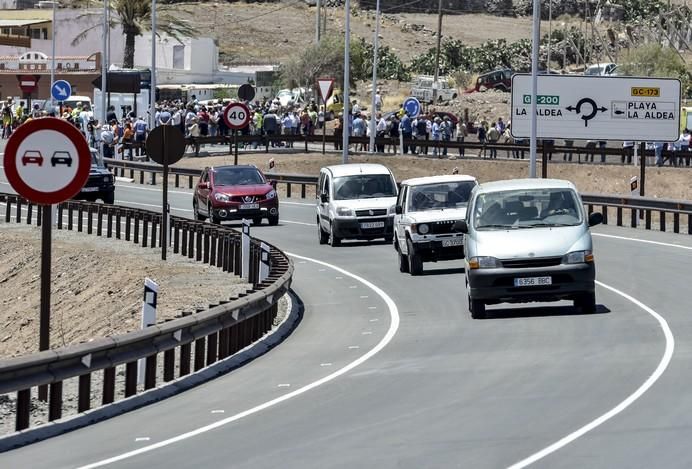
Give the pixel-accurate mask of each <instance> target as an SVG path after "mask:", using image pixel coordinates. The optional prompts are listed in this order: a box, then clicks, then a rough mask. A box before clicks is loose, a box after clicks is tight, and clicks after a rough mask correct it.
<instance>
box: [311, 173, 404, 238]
mask: <svg viewBox="0 0 692 469" xmlns="http://www.w3.org/2000/svg"><path fill="white" fill-rule="evenodd" d="M317 188H318V190H317V206H316V218H317V239H318V241H319V243H320V244H327V242H328V241H329V243H330V244H331V245H332V246H338V245H339V244H341V240H342V239H365V240H372V239H377V238H384V239H385V241H386V242H388V243H391V242H392V240H393V238H394V228H393V226H394V223H393V221H394V205H395V203H396V197H397V193H398V191H397V186H396V181H395V179H394V175H393V174H392V172H391V170H390V169H389V168H387V167H386V166H383V165H381V164H340V165H334V166H327V167H325V168H322V169H321V170H320V177H319V179H318V182H317Z"/></svg>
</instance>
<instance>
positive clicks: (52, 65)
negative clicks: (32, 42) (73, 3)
mask: <svg viewBox="0 0 692 469" xmlns="http://www.w3.org/2000/svg"><path fill="white" fill-rule="evenodd" d="M56 3H57V2H56V1H55V0H53V24H51V28H50V29H51V33H52V34H51V35H52V40H51V42H52V44H51V48H52V49H53V51H52V53H51V58H50V89H51V93H50V108H51V109H55V99H53V92H52V90H53V83H55V4H56ZM29 111H31V109H29Z"/></svg>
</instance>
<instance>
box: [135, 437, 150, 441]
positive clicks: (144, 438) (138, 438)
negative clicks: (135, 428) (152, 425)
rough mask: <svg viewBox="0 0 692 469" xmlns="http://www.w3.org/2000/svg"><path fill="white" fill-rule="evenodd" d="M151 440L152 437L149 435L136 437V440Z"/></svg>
mask: <svg viewBox="0 0 692 469" xmlns="http://www.w3.org/2000/svg"><path fill="white" fill-rule="evenodd" d="M149 440H151V438H149V437H148V436H138V437H137V438H135V441H149Z"/></svg>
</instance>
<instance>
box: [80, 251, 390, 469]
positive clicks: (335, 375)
mask: <svg viewBox="0 0 692 469" xmlns="http://www.w3.org/2000/svg"><path fill="white" fill-rule="evenodd" d="M286 254H288V255H289V256H292V257H295V258H296V259H301V260H307V261H311V262H314V263H316V264H319V265H322V266H325V267H328V268H331V269H334V270H336V271H338V272H340V273H342V274H344V275H347V276H349V277H351V278H353V279H355V280H357V281H358V282H360V283H362V284H364V285H365V286H367V287H368V288H370V289H371V290H373V291H374V292H375V293H376V294H377V295H379V296H380V298H382V300H383V301H384V302H385V303H386V304H387V307H388V308H389V315H390V324H389V329H388V330H387V332H386V334H385V335H384V337H382V340H380V341H379V342H378V343H377V345H375V346H374V347H373V348H372V349H370V350H369V351H368V352H366V353H365V354H363V355H361V356H360V357H358V358H357V359H355V360H354V361H352V362H351V363H349V364H347V365H346V366H344V367H342V368H339V369H338V370H336V371H334V372H333V373H331V374H329V375H327V376H325V377H323V378H321V379H318V380H317V381H314V382H312V383H310V384H307V385H305V386H303V387H301V388H298V389H296V390H295V391H292V392H289V393H287V394H284V395H282V396H279V397H277V398H276V399H272V400H271V401H267V402H265V403H263V404H260V405H257V406H255V407H252V408H251V409H248V410H245V411H243V412H240V413H238V414H235V415H233V416H230V417H227V418H224V419H222V420H219V421H217V422H214V423H212V424H210V425H206V426H204V427H200V428H197V429H195V430H192V431H189V432H187V433H183V434H181V435H178V436H175V437H172V438H169V439H167V440H163V441H160V442H158V443H154V444H152V445H149V446H145V447H143V448H139V449H136V450H133V451H129V452H127V453H123V454H119V455H117V456H113V457H111V458H108V459H103V460H101V461H96V462H93V463H91V464H88V465H86V466H81V467H80V468H78V469H90V468H94V467H101V466H105V465H107V464H112V463H114V462H117V461H122V460H124V459H129V458H131V457H134V456H137V455H139V454H143V453H147V452H149V451H153V450H155V449H159V448H163V447H165V446H170V445H172V444H174V443H178V442H179V441H183V440H186V439H188V438H192V437H194V436H197V435H201V434H203V433H206V432H209V431H211V430H214V429H216V428H219V427H222V426H224V425H227V424H229V423H231V422H235V421H236V420H240V419H242V418H244V417H247V416H249V415H252V414H255V413H257V412H260V411H262V410H265V409H268V408H269V407H272V406H275V405H276V404H279V403H281V402H284V401H287V400H289V399H291V398H294V397H297V396H299V395H301V394H304V393H306V392H308V391H310V390H312V389H314V388H316V387H318V386H321V385H323V384H325V383H328V382H330V381H332V380H334V379H336V378H338V377H339V376H341V375H344V374H346V373H348V372H349V371H351V370H352V369H354V368H356V367H357V366H360V365H362V364H363V363H365V362H366V361H368V360H369V359H371V358H372V357H374V356H375V355H376V354H377V353H378V352H380V351H381V350H382V349H383V348H385V347H386V346H387V344H389V342H391V340H392V339H393V338H394V335H395V334H396V331H397V329H399V309H398V308H397V306H396V303H394V301H393V300H392V299H391V298H390V297H389V295H387V294H386V293H385V292H384V291H383V290H382V289H381V288H379V287H377V286H376V285H374V284H373V283H371V282H369V281H368V280H366V279H364V278H362V277H359V276H357V275H356V274H352V273H351V272H348V271H346V270H344V269H342V268H340V267H337V266H335V265H332V264H328V263H326V262H323V261H318V260H317V259H312V258H309V257H303V256H299V255H297V254H292V253H288V252H287V253H286ZM352 347H353V346H352ZM355 347H358V346H357V345H356V346H355ZM349 348H350V347H349Z"/></svg>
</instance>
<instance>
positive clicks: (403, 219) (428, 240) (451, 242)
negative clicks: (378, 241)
mask: <svg viewBox="0 0 692 469" xmlns="http://www.w3.org/2000/svg"><path fill="white" fill-rule="evenodd" d="M477 185H478V182H477V181H476V179H475V178H474V177H473V176H465V175H461V174H459V175H451V176H429V177H422V178H415V179H407V180H406V181H403V182H402V183H401V189H400V191H399V198H398V199H397V203H396V207H395V212H396V215H395V216H394V249H396V251H397V252H398V253H399V270H400V271H401V272H410V273H411V275H420V274H421V273H422V272H423V262H437V261H441V260H452V259H463V257H464V246H463V244H464V235H463V234H461V233H458V232H456V231H455V230H454V229H453V227H454V224H455V223H456V222H457V221H459V220H464V219H465V218H466V208H467V206H468V202H469V198H470V196H471V191H472V190H473V188H474V187H476V186H477Z"/></svg>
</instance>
